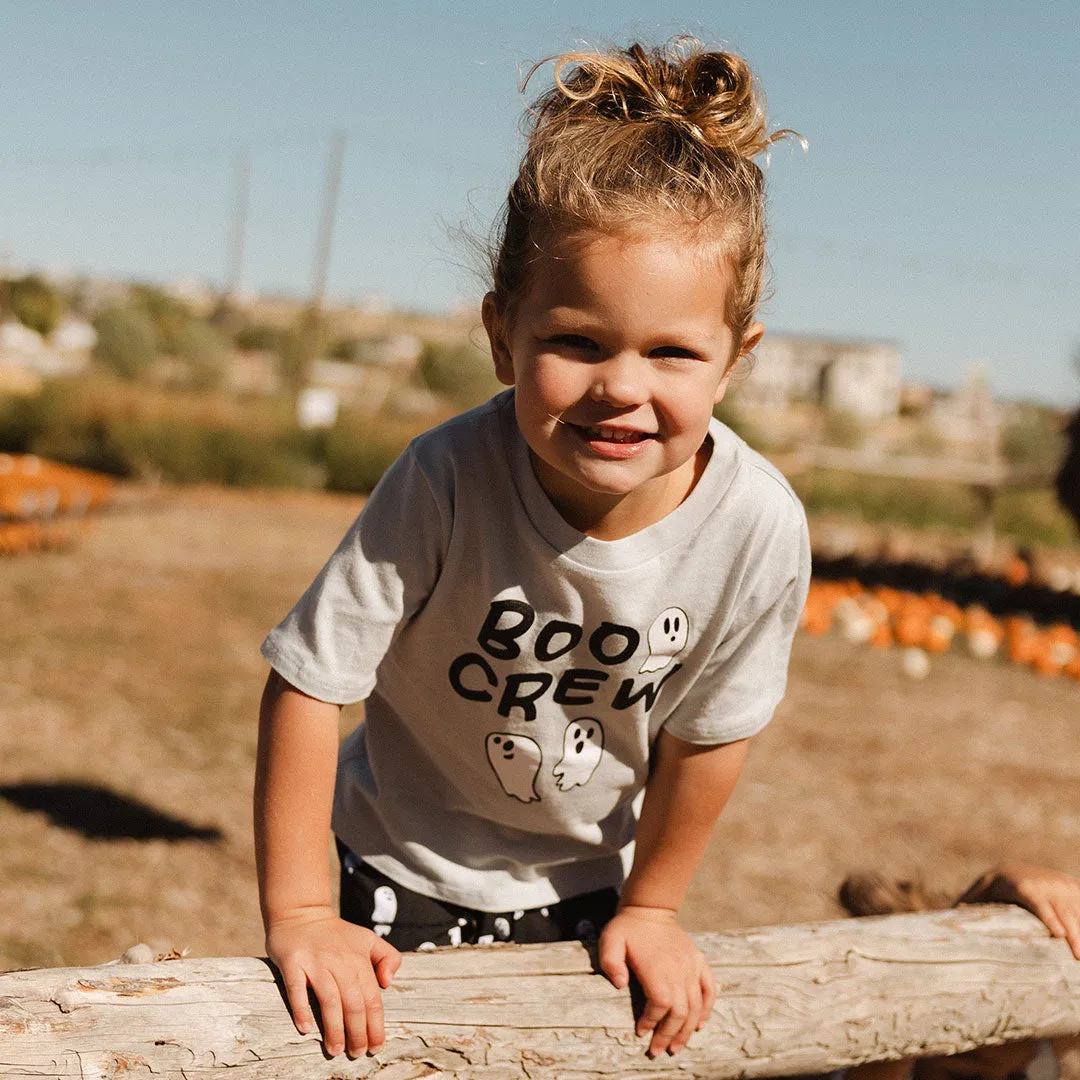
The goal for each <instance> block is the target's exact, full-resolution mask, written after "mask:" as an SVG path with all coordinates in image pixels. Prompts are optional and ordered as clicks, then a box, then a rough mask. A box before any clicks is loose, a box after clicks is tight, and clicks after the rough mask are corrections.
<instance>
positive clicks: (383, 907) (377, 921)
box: [371, 885, 397, 937]
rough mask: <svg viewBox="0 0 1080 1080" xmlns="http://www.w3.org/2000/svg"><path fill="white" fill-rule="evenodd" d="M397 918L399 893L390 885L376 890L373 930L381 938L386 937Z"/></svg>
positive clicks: (372, 918) (372, 916) (372, 913)
mask: <svg viewBox="0 0 1080 1080" xmlns="http://www.w3.org/2000/svg"><path fill="white" fill-rule="evenodd" d="M396 918H397V893H396V892H394V890H393V889H391V888H390V886H389V885H380V886H379V887H378V888H377V889H376V890H375V906H374V907H373V908H372V909H371V929H372V930H374V931H375V933H376V934H378V935H379V937H386V935H387V934H389V933H390V930H391V928H392V927H393V925H394V919H396Z"/></svg>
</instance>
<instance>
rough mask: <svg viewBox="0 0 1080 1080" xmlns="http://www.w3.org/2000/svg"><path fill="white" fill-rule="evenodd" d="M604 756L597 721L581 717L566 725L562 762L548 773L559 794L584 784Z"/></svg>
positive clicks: (602, 730)
mask: <svg viewBox="0 0 1080 1080" xmlns="http://www.w3.org/2000/svg"><path fill="white" fill-rule="evenodd" d="M603 756H604V729H603V728H602V727H601V726H600V721H599V720H594V719H593V718H592V717H591V716H583V717H582V718H581V719H580V720H574V721H572V722H571V723H569V724H567V725H566V731H565V732H563V753H562V760H561V761H560V762H559V764H558V765H556V766H555V768H554V769H552V770H551V771H552V773H553V774H554V776H555V783H556V784H557V785H558V788H559V790H560V791H569V790H570V789H571V788H573V787H581V785H582V784H587V783H588V782H589V780H590V778H591V777H592V774H593V773H594V772H596V766H597V765H599V764H600V759H601V758H602V757H603Z"/></svg>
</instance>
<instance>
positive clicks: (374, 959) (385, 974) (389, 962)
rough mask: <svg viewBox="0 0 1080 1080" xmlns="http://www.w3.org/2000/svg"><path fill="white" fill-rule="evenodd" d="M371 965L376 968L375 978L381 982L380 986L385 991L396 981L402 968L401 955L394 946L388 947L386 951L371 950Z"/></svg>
mask: <svg viewBox="0 0 1080 1080" xmlns="http://www.w3.org/2000/svg"><path fill="white" fill-rule="evenodd" d="M384 944H385V942H384ZM371 963H372V965H373V967H374V968H375V978H376V979H378V980H379V985H380V986H381V987H382V988H383V989H384V990H385V989H386V988H387V987H388V986H389V985H390V983H392V982H393V981H394V976H395V975H396V974H397V969H398V968H399V967H401V953H399V952H398V951H397V949H395V948H394V947H393V945H387V946H386V950H385V951H383V950H380V949H377V948H373V949H372V950H371Z"/></svg>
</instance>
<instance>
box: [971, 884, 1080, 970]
mask: <svg viewBox="0 0 1080 1080" xmlns="http://www.w3.org/2000/svg"><path fill="white" fill-rule="evenodd" d="M957 903H958V904H987V903H990V904H1019V905H1020V906H1021V907H1025V908H1027V909H1028V911H1030V912H1031V913H1032V914H1034V915H1038V917H1039V918H1040V919H1042V921H1043V922H1044V923H1045V924H1046V928H1047V929H1048V930H1049V931H1050V933H1051V934H1053V935H1054V937H1059V938H1065V940H1066V941H1068V943H1069V947H1070V948H1071V949H1072V951H1073V956H1075V957H1076V958H1077V959H1078V960H1080V880H1078V879H1077V878H1074V877H1070V876H1069V875H1068V874H1060V873H1058V871H1056V870H1050V869H1048V868H1047V867H1045V866H1034V865H1031V864H1029V863H1002V864H1001V866H997V867H995V868H994V869H993V870H988V871H987V872H986V873H985V874H983V875H982V877H980V878H979V879H978V880H977V881H975V882H974V883H973V884H972V886H971V887H970V888H969V889H968V891H967V892H966V893H964V895H963V896H961V897H960V899H959V900H957Z"/></svg>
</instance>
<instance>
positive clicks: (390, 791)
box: [262, 391, 810, 911]
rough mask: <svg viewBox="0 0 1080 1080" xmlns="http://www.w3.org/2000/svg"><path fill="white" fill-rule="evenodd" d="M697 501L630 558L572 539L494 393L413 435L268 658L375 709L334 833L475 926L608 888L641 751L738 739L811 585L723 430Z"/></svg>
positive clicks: (773, 678) (328, 697) (754, 716)
mask: <svg viewBox="0 0 1080 1080" xmlns="http://www.w3.org/2000/svg"><path fill="white" fill-rule="evenodd" d="M709 437H710V439H711V441H712V452H711V455H710V458H709V461H708V464H707V466H706V467H705V469H704V471H703V473H702V476H701V478H700V480H699V481H698V483H697V486H696V487H695V488H694V490H693V491H692V492H691V493H690V495H689V496H688V497H687V499H686V500H685V501H684V502H683V503H682V504H681V505H680V506H679V507H678V508H677V509H675V510H674V511H672V512H671V513H670V514H668V515H667V516H666V517H665V518H664V519H663V520H661V521H659V522H657V523H656V524H654V525H651V526H649V527H648V528H646V529H643V530H642V531H640V532H638V533H635V534H634V535H632V536H628V537H626V538H624V539H621V540H614V541H603V540H597V539H594V538H592V537H589V536H586V535H585V534H583V533H581V532H578V530H577V529H575V528H573V527H572V526H571V525H569V524H568V523H567V522H566V521H565V520H564V519H563V518H562V517H561V516H560V515H559V513H558V511H557V510H556V509H555V507H554V506H553V505H552V504H551V502H550V501H549V500H548V498H547V496H546V495H545V494H544V491H543V490H542V488H541V487H540V485H539V483H538V482H537V480H536V477H535V475H534V473H533V470H532V466H531V463H530V459H529V453H528V448H527V447H526V445H525V443H524V440H523V439H522V437H521V434H520V432H519V430H518V428H517V424H516V422H515V420H514V408H513V392H512V391H505V392H503V393H502V394H499V395H498V396H497V397H495V398H493V399H492V400H491V401H490V402H488V403H487V404H486V405H483V406H480V407H479V408H477V409H473V410H472V411H471V412H468V413H465V414H464V415H462V416H459V417H457V418H455V419H453V420H450V421H448V422H447V423H445V424H442V425H440V426H439V427H437V428H435V429H433V430H432V431H429V432H427V433H426V434H424V435H421V436H420V437H419V438H417V439H415V440H414V441H413V442H412V443H411V444H410V445H409V447H408V448H407V449H406V451H405V452H404V453H403V454H402V456H401V457H400V458H399V459H398V460H397V462H396V463H395V464H394V465H393V466H392V467H391V468H390V470H389V471H388V472H387V473H386V475H385V476H384V477H383V479H382V481H381V482H380V483H379V485H378V487H377V488H376V489H375V491H374V492H373V493H372V495H371V498H370V499H369V500H368V502H367V504H366V506H365V507H364V509H363V511H362V513H361V514H360V516H359V518H357V520H356V522H355V523H354V524H353V526H352V528H351V529H350V530H349V532H348V534H347V535H346V536H345V538H344V540H343V541H342V542H341V544H340V546H339V547H338V549H337V551H336V552H334V554H333V556H331V558H330V560H329V562H328V563H327V564H326V566H325V567H324V568H323V569H322V571H321V572H320V573H319V575H318V577H317V578H316V579H315V581H314V582H313V583H312V585H311V586H310V588H309V589H308V590H307V591H306V592H305V593H304V595H303V596H302V597H301V598H300V600H299V602H298V603H297V605H296V607H295V608H294V609H293V610H292V611H291V612H290V613H289V615H288V616H286V618H285V619H284V620H283V621H282V622H281V624H280V625H279V626H277V627H276V628H275V629H274V630H272V631H271V633H270V634H269V635H268V637H267V638H266V641H265V642H264V643H263V647H262V651H263V655H264V656H265V657H266V659H267V660H268V661H269V662H270V663H271V665H272V666H273V667H274V668H275V669H276V670H277V671H278V672H279V673H280V674H281V675H282V676H283V677H284V678H285V679H287V680H288V681H289V682H290V683H292V684H293V685H294V686H296V687H298V688H299V689H300V690H302V691H304V692H305V693H307V694H310V695H311V696H313V697H316V698H319V699H321V700H323V701H328V702H334V703H346V702H352V701H358V700H361V699H366V706H365V722H364V723H363V724H362V725H360V726H359V727H358V728H357V729H356V730H355V731H354V732H353V733H352V734H351V735H350V736H349V737H348V738H347V739H346V741H345V742H344V743H343V745H342V748H341V753H340V758H339V765H338V776H337V787H336V792H335V797H334V811H333V828H334V831H335V832H336V833H337V835H338V836H339V837H340V838H341V839H342V841H344V843H345V844H347V845H348V846H349V847H350V848H352V850H353V851H354V852H356V853H357V854H358V855H359V856H360V857H361V858H363V859H364V860H365V861H366V862H368V863H370V864H371V865H373V866H374V867H376V868H377V869H378V870H381V871H382V872H383V873H385V874H386V875H388V876H389V877H391V878H393V879H394V880H395V881H397V882H399V883H400V884H401V885H404V886H405V887H406V888H409V889H413V890H414V891H416V892H420V893H423V894H425V895H428V896H434V897H439V898H441V899H443V900H447V901H450V902H453V903H458V904H464V905H467V906H469V907H472V908H476V909H478V910H483V911H508V910H513V909H517V908H531V907H539V906H541V905H544V904H548V903H553V902H555V901H557V900H559V899H562V898H565V897H568V896H574V895H577V894H579V893H582V892H587V891H589V890H592V889H599V888H603V887H606V886H609V885H618V884H619V883H620V882H621V881H622V880H623V877H624V875H625V873H626V870H627V868H628V866H629V862H630V859H631V857H632V851H633V843H632V842H633V837H634V829H635V824H636V806H635V803H636V801H637V797H638V796H639V794H640V793H641V791H642V789H643V787H644V784H645V780H646V777H647V775H648V763H649V749H650V746H651V745H652V742H653V740H654V739H655V737H656V734H657V732H658V731H659V730H660V729H661V728H664V729H666V730H667V731H668V732H670V733H671V734H672V735H675V736H677V737H678V738H680V739H684V740H686V741H688V742H693V743H702V744H719V743H725V742H731V741H733V740H736V739H742V738H746V737H747V736H750V735H753V734H754V733H755V732H757V731H759V730H760V729H761V728H762V727H764V726H765V724H766V723H768V721H769V719H770V717H771V716H772V713H773V710H774V708H775V707H776V704H777V702H779V700H780V698H781V697H782V695H783V692H784V686H785V681H786V677H787V664H788V656H789V652H790V649H791V639H792V636H793V634H794V630H795V626H796V624H797V621H798V618H799V613H800V611H801V610H802V606H803V602H804V600H805V596H806V588H807V584H808V580H809V574H810V552H809V542H808V538H807V530H806V520H805V517H804V514H803V511H802V507H801V505H800V504H799V502H798V499H797V498H796V497H795V495H794V494H793V493H792V491H791V489H790V487H789V486H788V484H787V482H786V481H785V480H784V479H783V477H782V476H781V475H780V474H779V473H778V472H777V471H776V470H775V469H774V468H773V467H772V466H771V465H770V464H769V463H768V462H767V461H765V459H764V458H762V457H761V456H760V455H758V454H756V453H755V452H754V451H752V450H751V449H750V448H749V447H747V446H746V444H745V443H744V442H742V440H740V439H739V438H738V437H737V436H735V435H734V434H733V433H732V432H731V431H730V430H728V429H727V428H726V427H724V426H723V425H722V424H720V423H718V422H715V421H714V422H713V424H712V426H711V427H710V431H709Z"/></svg>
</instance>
